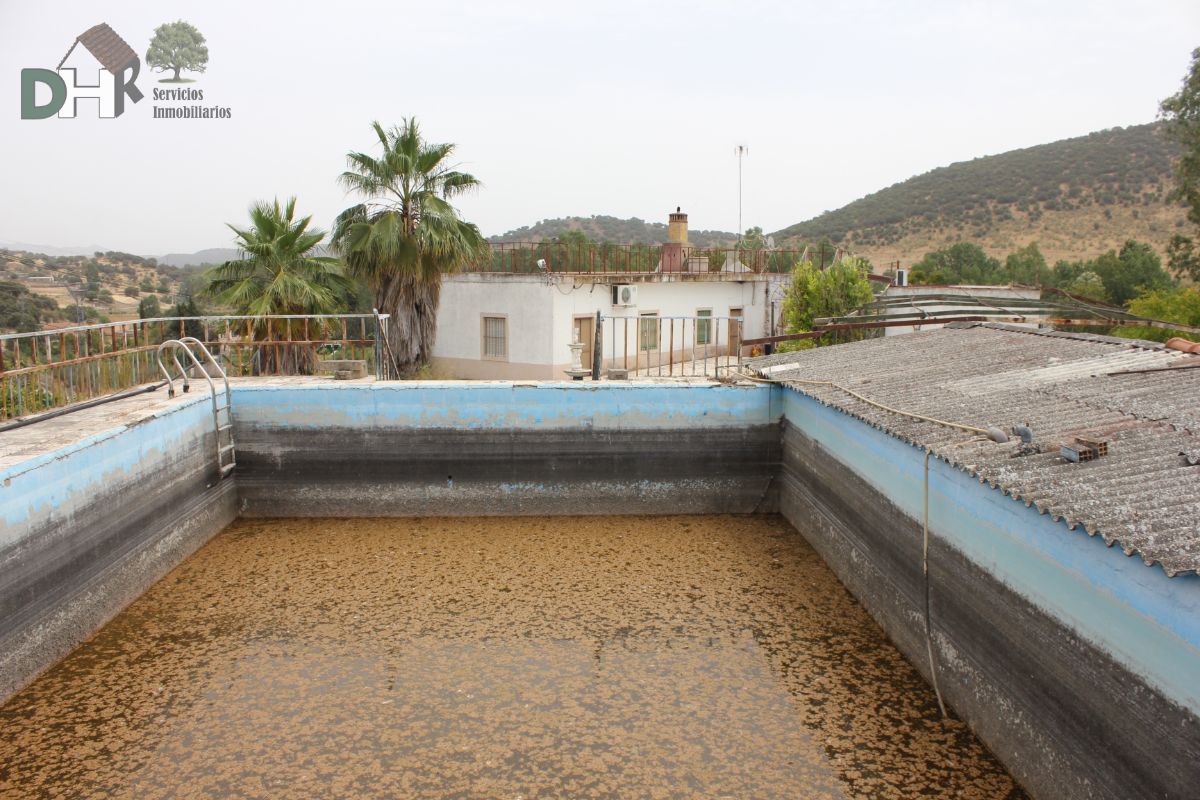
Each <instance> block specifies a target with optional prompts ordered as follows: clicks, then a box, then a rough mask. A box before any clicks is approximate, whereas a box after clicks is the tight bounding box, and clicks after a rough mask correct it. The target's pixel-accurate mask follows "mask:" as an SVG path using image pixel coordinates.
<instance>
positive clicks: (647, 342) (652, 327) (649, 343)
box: [638, 311, 658, 350]
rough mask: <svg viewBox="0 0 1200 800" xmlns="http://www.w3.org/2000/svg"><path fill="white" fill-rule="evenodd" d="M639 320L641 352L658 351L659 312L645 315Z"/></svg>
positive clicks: (639, 345) (639, 346)
mask: <svg viewBox="0 0 1200 800" xmlns="http://www.w3.org/2000/svg"><path fill="white" fill-rule="evenodd" d="M641 317H642V318H641V319H640V320H638V348H639V349H641V350H657V349H658V312H657V311H650V312H647V313H643V314H642V315H641Z"/></svg>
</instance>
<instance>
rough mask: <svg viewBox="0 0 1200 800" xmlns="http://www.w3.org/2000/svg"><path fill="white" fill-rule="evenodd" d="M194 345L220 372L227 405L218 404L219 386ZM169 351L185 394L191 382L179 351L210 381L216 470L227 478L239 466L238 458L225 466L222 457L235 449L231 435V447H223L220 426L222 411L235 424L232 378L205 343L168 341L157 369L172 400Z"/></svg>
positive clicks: (161, 347)
mask: <svg viewBox="0 0 1200 800" xmlns="http://www.w3.org/2000/svg"><path fill="white" fill-rule="evenodd" d="M193 344H194V345H196V346H197V347H199V348H200V352H201V353H203V354H204V357H205V360H206V361H207V362H208V364H209V366H210V367H211V368H212V369H215V370H216V371H217V374H218V375H220V377H221V381H222V382H223V384H224V389H225V405H224V406H218V405H217V385H216V384H215V383H213V379H212V373H211V372H210V371H209V367H206V366H205V365H204V364H202V363H201V362H200V359H199V357H198V356H197V355H196V353H195V352H194V351H193V350H192V345H193ZM167 348H170V353H171V360H172V361H174V362H175V367H176V368H177V369H178V370H179V377H180V379H182V381H183V391H184V392H187V391H188V389H189V382H188V376H187V370H186V369H184V368H183V365H182V364H181V363H180V362H179V351H180V350H182V351H183V352H185V353H187V355H188V358H190V359H191V361H192V364H193V366H195V367H196V368H197V369H199V370H200V371H201V372H203V373H204V379H205V380H206V381H208V389H209V399H210V400H211V401H212V414H213V428H214V429H215V431H214V432H215V433H216V446H217V468H218V469H219V470H220V471H221V476H222V477H224V476H225V475H227V474H228V473H229V472H230V471H231V470H232V469H233V467H234V465H235V464H236V459H235V460H234V461H232V462H230V463H229V464H228V465H226V464H225V461H224V459H223V458H222V457H221V456H222V453H224V452H225V450H232V449H233V435H232V433H231V434H230V438H229V446H228V447H223V446H222V445H221V428H222V426H221V416H220V412H221V411H222V410H225V411H226V412H227V414H228V417H229V423H230V426H232V424H233V395H232V393H230V391H229V376H228V375H227V374H226V373H225V370H224V369H223V368H222V367H221V365H220V363H218V362H217V360H216V359H215V358H213V354H212V353H211V352H210V351H209V349H208V348H207V347H205V345H204V342H202V341H200V340H199V339H197V338H196V337H194V336H183V337H180V338H179V339H168V340H167V341H165V342H163V343H162V344H160V345H159V346H158V350H157V351H156V355H157V357H158V369H159V371H161V372H162V374H163V376H164V377H165V378H166V379H167V395H168V396H169V397H174V396H175V379H174V378H172V377H171V372H170V370H168V369H167V367H166V365H165V364H164V363H163V351H164V350H165V349H167Z"/></svg>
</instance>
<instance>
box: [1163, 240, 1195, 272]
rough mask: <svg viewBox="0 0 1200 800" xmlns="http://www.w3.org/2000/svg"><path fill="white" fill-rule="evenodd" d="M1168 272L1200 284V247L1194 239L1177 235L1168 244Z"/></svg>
mask: <svg viewBox="0 0 1200 800" xmlns="http://www.w3.org/2000/svg"><path fill="white" fill-rule="evenodd" d="M1167 270H1168V271H1169V272H1170V273H1171V274H1172V275H1174V276H1175V277H1177V278H1182V277H1187V278H1191V279H1192V280H1193V281H1197V282H1200V247H1197V246H1196V243H1195V242H1194V241H1192V237H1190V236H1184V235H1183V234H1176V235H1174V236H1172V237H1171V241H1170V242H1169V243H1168V244H1167Z"/></svg>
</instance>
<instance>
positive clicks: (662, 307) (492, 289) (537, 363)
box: [433, 274, 786, 379]
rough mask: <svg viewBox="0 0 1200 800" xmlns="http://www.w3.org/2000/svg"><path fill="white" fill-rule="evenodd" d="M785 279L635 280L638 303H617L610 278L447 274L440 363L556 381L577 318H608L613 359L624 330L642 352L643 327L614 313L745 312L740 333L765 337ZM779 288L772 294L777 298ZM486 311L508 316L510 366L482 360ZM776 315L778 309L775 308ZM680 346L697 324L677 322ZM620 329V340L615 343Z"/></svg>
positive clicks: (471, 373)
mask: <svg viewBox="0 0 1200 800" xmlns="http://www.w3.org/2000/svg"><path fill="white" fill-rule="evenodd" d="M781 279H782V280H786V276H784V277H783V278H772V279H770V280H765V279H762V278H758V279H754V280H745V281H740V282H739V281H732V280H729V281H725V280H709V279H700V280H696V279H689V278H680V277H678V276H655V277H653V278H650V279H645V278H642V279H641V280H631V281H630V282H631V283H633V284H634V285H636V286H637V292H638V298H637V304H636V305H635V306H629V307H626V306H617V307H614V306H613V305H612V290H611V288H610V284H609V283H591V282H584V281H581V280H579V279H575V280H572V279H571V278H570V277H565V276H553V277H547V276H543V275H537V276H523V275H521V276H518V275H487V274H466V275H455V276H450V277H448V278H447V279H446V280H445V282H444V284H443V288H442V303H441V310H440V311H439V314H438V335H437V342H436V345H435V347H434V351H433V352H434V363H435V367H437V366H439V365H440V366H441V367H442V368H443V371H444V372H446V373H447V376H449V377H463V378H466V377H481V378H482V377H486V378H492V377H513V378H517V377H526V378H547V379H551V378H552V379H558V378H561V377H562V370H563V369H565V368H566V367H567V366H568V365H569V364H570V359H571V351H570V348H569V347H568V345H569V344H570V342H571V340H572V335H573V325H574V320H575V318H576V317H578V316H589V317H593V318H594V317H595V315H596V312H597V311H599V312H600V313H601V314H602V315H604V317H605V318H606V321H605V324H606V326H607V328H606V330H605V332H604V349H605V355H606V361H607V357H609V356H611V353H612V349H613V347H614V344H615V347H616V352H617V354H618V360H621V359H620V356H621V355H622V354H623V353H624V352H626V351H625V346H626V344H625V342H624V337H623V332H624V330H626V329H627V330H628V331H629V334H630V342H629V345H628V347H629V349H628V352H630V353H636V352H637V342H636V336H637V324H636V322H630V323H628V325H626V324H625V323H623V322H620V321H617V322H616V323H615V324H614V323H613V322H612V321H610V320H609V319H608V318H611V317H613V316H618V317H638V316H639V315H640V314H643V313H647V312H651V311H653V312H657V314H658V316H659V317H670V316H678V317H694V316H696V312H697V311H698V310H699V309H709V310H711V312H712V315H713V317H728V316H729V315H730V310H731V309H737V308H740V309H742V317H743V320H744V321H743V324H742V338H743V339H747V338H754V337H758V336H765V335H767V330H768V327H769V324H770V323H769V320H770V308H769V306H768V292H769V289H770V287H771V286H773V285H774V284H775V283H777V282H778V281H779V280H781ZM778 295H779V292H775V293H774V296H776V297H778ZM484 313H488V314H502V315H507V317H508V321H509V322H508V335H509V351H508V363H507V366H504V365H498V364H496V363H495V362H486V361H484V360H483V359H481V342H480V316H481V315H482V314H484ZM775 313H776V318H778V313H779V312H778V307H776V312H775ZM661 325H662V330H663V345H662V348H663V349H664V350H665V349H666V348H667V342H668V341H669V340H670V335H669V329H668V327H667V326H668V323H667V322H666V321H665V320H664V321H663V322H662V323H661ZM675 325H676V327H675V341H674V345H675V350H676V351H677V352H683V353H688V352H690V350H691V344H692V342H691V339H692V335H693V332H694V326H693V325H692V324H691V323H688V324H687V325H684V324H683V323H681V322H677V323H675ZM719 328H720V333H719V336H720V344H721V345H722V346H724V345H725V344H726V343H727V337H728V332H727V323H724V322H722V323H719ZM614 330H615V332H616V338H615V341H614Z"/></svg>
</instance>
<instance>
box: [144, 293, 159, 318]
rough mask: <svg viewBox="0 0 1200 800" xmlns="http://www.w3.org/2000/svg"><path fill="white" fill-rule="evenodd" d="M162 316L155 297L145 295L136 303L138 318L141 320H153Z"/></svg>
mask: <svg viewBox="0 0 1200 800" xmlns="http://www.w3.org/2000/svg"><path fill="white" fill-rule="evenodd" d="M161 316H162V306H161V305H159V303H158V296H157V295H153V294H150V295H146V296H145V297H143V298H142V299H141V300H139V301H138V317H139V318H141V319H154V318H155V317H161Z"/></svg>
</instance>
